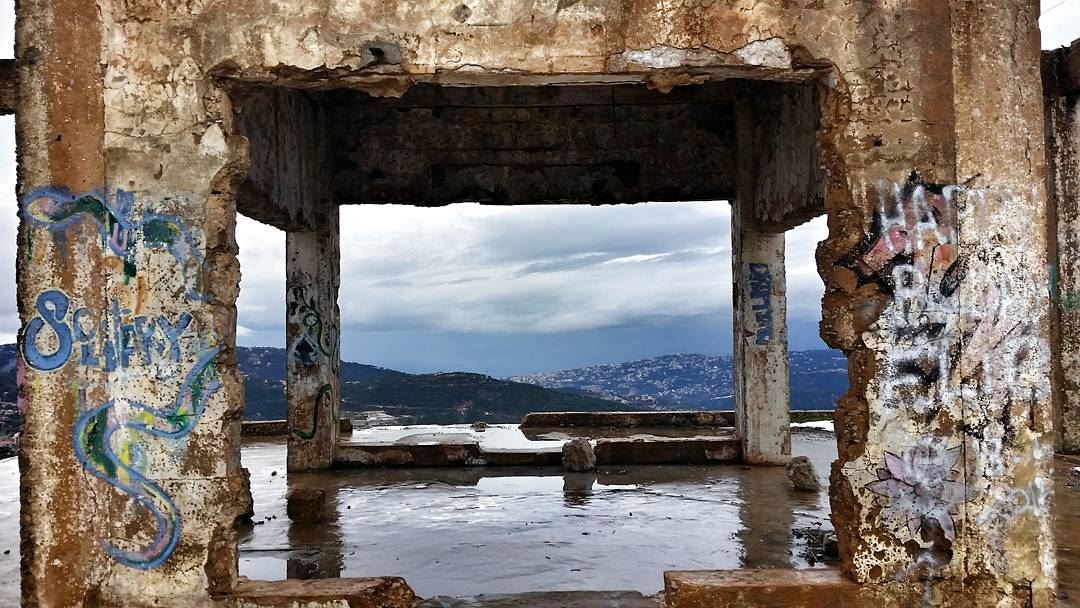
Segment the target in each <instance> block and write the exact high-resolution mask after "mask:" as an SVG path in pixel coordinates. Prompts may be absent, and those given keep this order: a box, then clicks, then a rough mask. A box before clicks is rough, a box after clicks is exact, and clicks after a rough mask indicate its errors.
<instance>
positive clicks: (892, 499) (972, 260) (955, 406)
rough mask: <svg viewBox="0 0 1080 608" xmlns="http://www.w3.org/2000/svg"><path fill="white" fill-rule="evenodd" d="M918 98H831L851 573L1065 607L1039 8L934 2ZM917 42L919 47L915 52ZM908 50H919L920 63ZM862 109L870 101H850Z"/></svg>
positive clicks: (894, 92)
mask: <svg viewBox="0 0 1080 608" xmlns="http://www.w3.org/2000/svg"><path fill="white" fill-rule="evenodd" d="M920 12H921V14H920V17H919V21H920V23H921V24H924V25H925V27H926V28H927V29H925V30H924V31H922V32H921V33H920V35H919V36H918V37H917V39H915V40H911V41H910V42H909V41H907V40H902V41H901V42H900V43H899V44H900V45H901V46H903V47H904V50H903V51H902V53H903V55H904V56H905V57H908V56H912V57H915V56H917V57H918V59H916V60H915V61H914V62H913V63H912V64H911V69H912V70H913V71H912V72H911V73H909V74H908V75H907V76H905V78H904V85H903V86H901V87H895V88H894V87H892V86H891V85H881V88H880V90H882V91H883V93H882V96H881V98H878V97H877V96H876V95H875V94H870V91H876V90H879V89H878V88H877V87H878V86H879V82H878V81H877V80H875V79H874V78H876V77H875V76H872V75H871V76H869V77H868V79H863V77H862V76H858V77H856V79H855V81H854V82H849V83H848V86H849V87H850V88H848V89H845V90H844V91H830V90H828V89H824V88H823V94H824V101H825V103H823V105H822V112H821V115H822V126H821V129H820V131H819V142H821V145H822V157H823V158H824V159H826V161H827V162H826V163H825V167H826V170H827V180H826V185H827V188H828V192H827V205H826V206H827V208H828V209H829V229H830V234H829V239H828V241H826V242H825V243H823V244H822V245H821V246H820V247H819V249H818V254H817V259H818V267H819V270H820V272H821V274H822V276H823V277H824V278H825V279H826V295H825V302H824V307H823V314H822V335H823V337H825V338H826V340H827V341H828V342H829V343H830V345H832V346H834V347H836V348H841V349H843V350H844V351H845V353H846V354H847V356H848V360H849V370H850V383H851V388H850V390H849V391H848V393H847V394H846V395H845V396H844V397H843V398H842V399H841V401H840V403H839V405H838V410H837V416H836V418H837V442H838V448H839V450H838V452H839V457H838V460H837V462H835V463H834V465H833V469H832V475H831V487H830V498H831V503H832V519H833V522H834V524H835V526H836V530H837V535H838V539H839V541H840V543H839V544H840V553H841V568H842V570H843V572H844V573H845V574H847V575H848V576H849V577H851V578H853V579H854V580H856V581H858V582H860V583H873V584H876V583H888V584H892V585H894V586H902V585H904V584H912V582H915V583H914V584H917V585H920V586H923V587H924V588H925V597H927V602H928V604H929V605H941V604H943V603H950V604H951V603H952V602H943V601H942V599H941V596H936V595H935V594H937V593H942V594H945V595H946V596H951V597H954V598H960V597H964V598H968V599H966V601H968V602H969V605H973V606H981V605H994V606H1002V607H1004V606H1010V607H1016V606H1042V607H1047V606H1051V605H1052V604H1053V601H1054V597H1053V586H1054V580H1053V579H1054V542H1053V535H1052V530H1051V525H1052V521H1053V517H1052V515H1051V509H1050V502H1051V494H1052V482H1051V478H1050V475H1049V468H1050V464H1051V461H1052V456H1053V443H1052V435H1051V431H1052V426H1051V421H1052V416H1051V400H1050V383H1049V371H1050V361H1049V344H1048V337H1049V327H1050V315H1049V297H1048V293H1049V275H1048V272H1047V267H1048V256H1047V239H1046V234H1047V225H1046V222H1047V205H1046V194H1045V188H1044V166H1043V163H1044V159H1045V156H1044V150H1043V145H1044V134H1043V128H1042V127H1043V125H1042V114H1043V112H1042V98H1041V87H1040V84H1039V69H1038V68H1039V54H1040V52H1039V48H1038V46H1039V45H1038V41H1039V37H1038V32H1037V20H1038V6H1037V3H1034V2H1004V1H992V2H979V3H975V2H952V3H948V4H946V3H940V4H933V5H930V4H928V5H925V8H923V9H920ZM909 44H912V45H917V46H915V47H913V49H917V50H916V51H914V53H912V50H913V49H911V50H909V48H908V47H907V46H906V45H909ZM909 53H911V54H910V55H909ZM848 92H855V93H854V94H852V95H850V96H849V95H848Z"/></svg>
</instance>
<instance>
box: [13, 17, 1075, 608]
mask: <svg viewBox="0 0 1080 608" xmlns="http://www.w3.org/2000/svg"><path fill="white" fill-rule="evenodd" d="M17 11H18V14H17V36H16V60H14V61H13V62H8V63H7V65H5V66H4V67H5V69H6V70H7V72H6V74H5V76H6V77H5V78H3V83H4V86H3V87H0V98H2V99H3V101H4V103H3V105H4V107H6V108H7V109H8V110H9V111H14V112H15V114H16V125H17V137H18V161H19V165H18V180H19V186H18V190H19V191H18V196H19V214H20V228H19V233H18V259H17V269H18V272H17V275H18V277H17V281H18V306H19V311H20V315H21V320H22V329H21V331H20V335H19V342H20V353H21V357H20V361H19V364H20V367H19V382H20V393H19V402H20V403H19V404H20V408H22V410H23V411H24V412H25V425H24V433H23V436H22V443H21V451H20V468H21V496H22V511H21V513H22V515H21V530H22V543H21V545H22V560H23V568H22V572H23V575H22V594H23V601H24V604H26V605H41V606H80V605H87V606H90V605H116V606H121V605H123V606H139V605H155V606H158V605H161V606H164V605H183V606H203V605H205V606H211V605H229V606H269V605H274V606H284V605H291V606H300V605H304V606H331V605H343V604H342V602H348V603H349V604H348V605H355V606H377V605H380V606H381V605H395V606H396V605H399V604H396V603H392V602H402V604H401V605H405V604H404V602H407V601H409V597H410V595H411V592H410V591H409V590H408V587H407V586H406V585H405V584H404V582H402V581H400V580H397V579H363V580H350V579H341V580H335V581H302V582H301V583H302V584H300V583H297V582H295V581H285V582H257V581H247V580H242V579H240V577H239V576H238V574H237V543H236V536H235V530H234V526H233V522H234V520H235V519H236V517H237V516H238V515H239V512H238V511H239V508H240V506H239V504H238V502H237V501H236V500H235V498H234V497H235V496H236V495H237V494H238V493H239V491H240V489H241V484H242V483H243V481H242V476H241V468H240V452H239V444H240V438H239V429H240V417H241V408H242V403H243V398H242V397H243V384H242V380H241V378H240V376H239V373H238V371H237V369H236V352H235V333H236V331H235V330H236V307H235V303H236V298H237V294H238V291H239V270H240V269H239V265H238V261H237V245H236V241H235V235H234V232H235V222H236V214H237V213H238V212H240V213H243V214H245V215H248V216H250V217H252V218H255V219H257V220H259V221H262V222H265V223H268V224H271V225H273V226H276V227H279V228H281V229H283V230H285V231H286V233H287V237H286V238H287V296H286V297H287V308H288V327H287V349H288V353H289V370H288V403H289V408H288V409H289V412H288V417H289V426H290V438H289V448H288V449H289V452H288V466H289V470H290V471H310V470H319V469H326V468H331V467H333V466H334V463H335V446H336V444H337V437H336V434H337V425H336V420H337V415H338V395H339V390H338V389H339V360H340V353H339V333H338V328H339V321H338V319H339V317H340V314H339V311H338V307H337V290H338V283H339V272H338V255H339V253H338V232H339V226H338V219H337V218H338V214H337V205H340V204H350V203H373V204H374V203H409V204H419V205H444V204H449V203H453V202H457V201H480V202H484V203H490V204H506V205H509V204H518V205H520V204H537V203H587V204H596V203H638V202H646V201H657V200H731V201H732V222H733V226H732V238H733V270H734V272H733V279H734V283H735V299H734V317H735V319H734V323H735V328H736V332H735V350H734V352H735V361H736V377H737V425H736V426H737V432H738V433H739V435H740V439H741V446H742V458H743V459H744V460H745V461H746V462H747V463H754V464H763V465H767V464H776V463H781V462H783V461H784V460H785V459H786V458H787V456H788V454H789V452H790V440H789V437H788V430H787V425H788V414H787V339H786V319H785V309H786V303H785V280H784V259H783V252H784V247H783V244H784V232H785V231H786V230H789V229H791V228H793V227H795V226H797V225H799V224H800V223H802V222H805V221H806V220H808V219H810V218H812V217H815V216H818V215H821V214H827V215H828V224H829V236H828V238H827V240H825V241H824V242H822V243H821V244H820V246H819V248H818V251H817V261H818V266H819V269H820V274H821V277H822V279H823V280H824V282H825V286H826V294H825V297H824V300H823V303H822V307H823V308H822V319H823V321H822V325H821V333H822V336H823V337H824V339H825V340H826V341H827V343H828V344H830V345H831V346H833V347H835V348H838V349H841V350H842V351H843V352H844V353H845V354H846V356H847V358H848V363H849V370H850V390H849V392H848V393H847V394H846V395H845V396H844V397H843V398H842V399H841V400H840V402H839V403H838V404H837V410H836V434H837V441H838V447H839V458H838V460H837V461H836V463H835V464H834V466H833V470H832V472H831V487H830V498H831V504H832V519H833V523H834V526H835V528H836V531H837V534H838V538H839V546H840V552H841V567H840V568H839V569H838V571H822V572H814V573H797V572H794V571H779V572H776V573H771V574H768V575H759V574H755V575H753V576H748V575H747V573H744V572H739V571H728V572H708V573H701V572H698V573H668V575H667V584H668V594H667V598H666V601H667V603H668V605H669V606H678V607H689V606H694V607H705V606H733V605H739V606H742V605H754V603H755V602H757V601H760V602H762V603H763V604H765V603H767V602H768V601H776V600H777V598H782V599H783V598H786V599H785V601H787V602H788V604H786V605H806V606H811V605H815V606H816V605H818V602H819V601H820V595H813V594H814V593H815V592H816V590H819V589H828V590H829V592H830V593H832V594H839V596H838V597H843V598H847V601H849V602H852V605H871V604H873V605H878V606H911V605H934V606H998V607H1001V608H1005V607H1020V606H1025V607H1026V606H1044V607H1045V606H1050V605H1051V604H1052V603H1053V596H1054V580H1055V566H1054V541H1053V537H1052V532H1051V530H1050V521H1051V518H1050V516H1049V510H1050V508H1051V484H1050V481H1049V471H1050V466H1051V460H1052V457H1053V453H1054V450H1055V448H1056V447H1060V448H1063V449H1073V450H1075V449H1078V448H1080V409H1078V408H1080V392H1078V390H1080V389H1078V388H1077V386H1076V382H1077V380H1076V379H1077V378H1078V377H1080V374H1078V373H1077V371H1078V370H1077V366H1078V365H1080V344H1078V343H1077V340H1078V338H1077V335H1078V333H1077V331H1076V329H1077V323H1078V319H1080V316H1078V315H1080V312H1078V311H1080V304H1078V301H1077V298H1078V297H1080V296H1078V295H1077V294H1080V270H1078V269H1077V268H1076V267H1075V263H1076V260H1077V259H1078V256H1077V247H1078V246H1080V220H1078V219H1077V218H1078V215H1077V204H1078V198H1077V190H1078V181H1080V178H1078V170H1077V168H1078V162H1080V161H1078V159H1077V158H1078V157H1077V152H1076V145H1077V139H1078V137H1080V134H1078V127H1077V124H1078V123H1080V120H1078V119H1077V115H1078V110H1077V101H1076V100H1077V94H1078V90H1080V51H1077V46H1076V45H1074V46H1073V48H1072V49H1071V50H1062V51H1057V52H1055V53H1051V54H1048V55H1047V56H1046V57H1045V58H1044V57H1042V56H1041V52H1040V50H1039V44H1038V40H1039V36H1038V30H1037V16H1038V3H1037V2H1034V1H1002V0H983V1H981V2H973V1H969V0H949V1H940V0H933V1H913V2H894V1H882V2H842V1H840V0H792V1H786V2H761V1H757V0H726V1H724V2H705V1H696V0H693V1H692V0H685V1H684V0H669V1H667V2H648V1H640V0H633V1H622V2H615V1H613V0H558V1H557V2H556V0H541V1H524V0H507V1H505V2H491V1H488V0H475V1H473V0H464V2H462V1H461V0H455V1H453V2H445V1H435V0H414V1H410V2H390V3H375V2H370V1H369V0H312V1H310V2H286V1H279V0H243V1H238V2H215V1H213V0H189V1H183V2H181V1H174V0H167V1H156V2H155V1H151V0H123V1H121V0H98V1H97V2H74V1H71V0H53V1H44V0H26V1H22V2H19V4H18V8H17ZM1041 64H1043V67H1042V68H1041V67H1040V66H1041ZM1044 83H1045V91H1044ZM1044 93H1045V96H1044ZM1051 278H1053V279H1054V280H1051ZM1052 376H1053V378H1054V380H1055V383H1054V384H1052V382H1051V377H1052ZM762 579H765V580H766V582H767V583H768V585H769V587H768V588H765V587H764V586H762V583H761V580H762ZM755 589H756V591H755ZM747 594H749V595H747ZM755 594H758V595H755ZM770 594H772V595H770ZM834 597H837V596H835V595H834ZM747 598H750V599H747ZM754 598H757V599H754ZM770 598H772V600H770ZM739 602H742V603H739Z"/></svg>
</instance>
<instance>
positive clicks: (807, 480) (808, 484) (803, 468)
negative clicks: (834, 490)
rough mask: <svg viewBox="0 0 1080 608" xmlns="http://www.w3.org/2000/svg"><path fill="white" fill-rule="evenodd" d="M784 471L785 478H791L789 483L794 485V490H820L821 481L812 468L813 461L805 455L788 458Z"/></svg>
mask: <svg viewBox="0 0 1080 608" xmlns="http://www.w3.org/2000/svg"><path fill="white" fill-rule="evenodd" d="M784 472H785V473H787V478H788V479H790V480H791V485H793V486H795V489H796V490H799V491H800V492H820V491H821V481H819V480H818V475H817V471H815V470H814V463H812V462H810V459H809V458H807V457H806V456H796V457H794V458H792V459H791V460H789V461H788V463H787V465H786V466H785V467H784Z"/></svg>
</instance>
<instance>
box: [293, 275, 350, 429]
mask: <svg viewBox="0 0 1080 608" xmlns="http://www.w3.org/2000/svg"><path fill="white" fill-rule="evenodd" d="M310 284H311V280H310V278H309V277H307V276H306V275H305V274H303V273H298V274H297V275H296V276H294V277H293V279H292V280H291V281H290V282H289V287H288V290H287V299H286V303H285V309H286V313H287V314H288V317H289V319H290V323H292V324H296V325H297V326H299V329H300V335H299V337H298V338H297V339H296V340H295V342H294V343H293V344H292V347H291V353H290V356H291V357H292V359H293V360H294V361H295V362H296V363H297V364H299V365H300V366H301V367H303V368H314V367H316V366H318V365H320V364H329V365H330V371H331V375H332V376H336V375H337V374H338V368H339V365H340V354H339V353H340V348H341V341H340V330H339V329H338V326H337V324H335V323H333V322H332V321H330V320H328V319H326V318H325V316H324V309H323V307H322V305H321V304H322V302H321V301H320V299H319V298H317V297H315V296H311V295H310V294H309V293H308V285H310ZM332 400H333V387H332V386H331V385H330V384H323V385H322V386H320V387H319V391H318V393H317V394H316V396H315V400H314V403H313V404H312V405H311V425H310V427H309V428H308V429H306V430H302V429H293V430H292V431H291V435H292V436H293V437H294V438H296V439H299V440H302V441H310V440H312V439H314V438H315V435H316V433H318V430H319V418H320V417H321V416H323V415H324V414H323V412H324V411H325V410H326V409H327V408H329V407H331V404H332ZM290 419H292V415H291V414H290Z"/></svg>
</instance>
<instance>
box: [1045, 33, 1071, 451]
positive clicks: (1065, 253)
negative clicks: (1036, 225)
mask: <svg viewBox="0 0 1080 608" xmlns="http://www.w3.org/2000/svg"><path fill="white" fill-rule="evenodd" d="M1043 93H1044V95H1045V97H1046V146H1047V151H1046V157H1047V172H1046V176H1047V189H1048V191H1049V194H1050V202H1051V209H1052V210H1053V217H1052V219H1053V220H1055V221H1054V222H1053V226H1052V228H1051V230H1050V238H1051V240H1052V241H1054V258H1053V259H1054V262H1055V264H1054V269H1055V270H1056V277H1055V278H1056V279H1057V280H1056V281H1055V282H1054V286H1053V287H1054V289H1053V296H1054V311H1055V313H1056V318H1055V321H1056V327H1055V330H1056V331H1055V335H1054V340H1053V347H1054V380H1055V382H1054V386H1055V388H1056V389H1057V390H1056V392H1055V410H1056V427H1057V439H1058V448H1059V449H1061V450H1062V451H1065V452H1069V453H1080V40H1077V41H1076V42H1073V44H1072V46H1071V47H1069V48H1062V49H1058V50H1056V51H1048V52H1045V53H1043Z"/></svg>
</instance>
